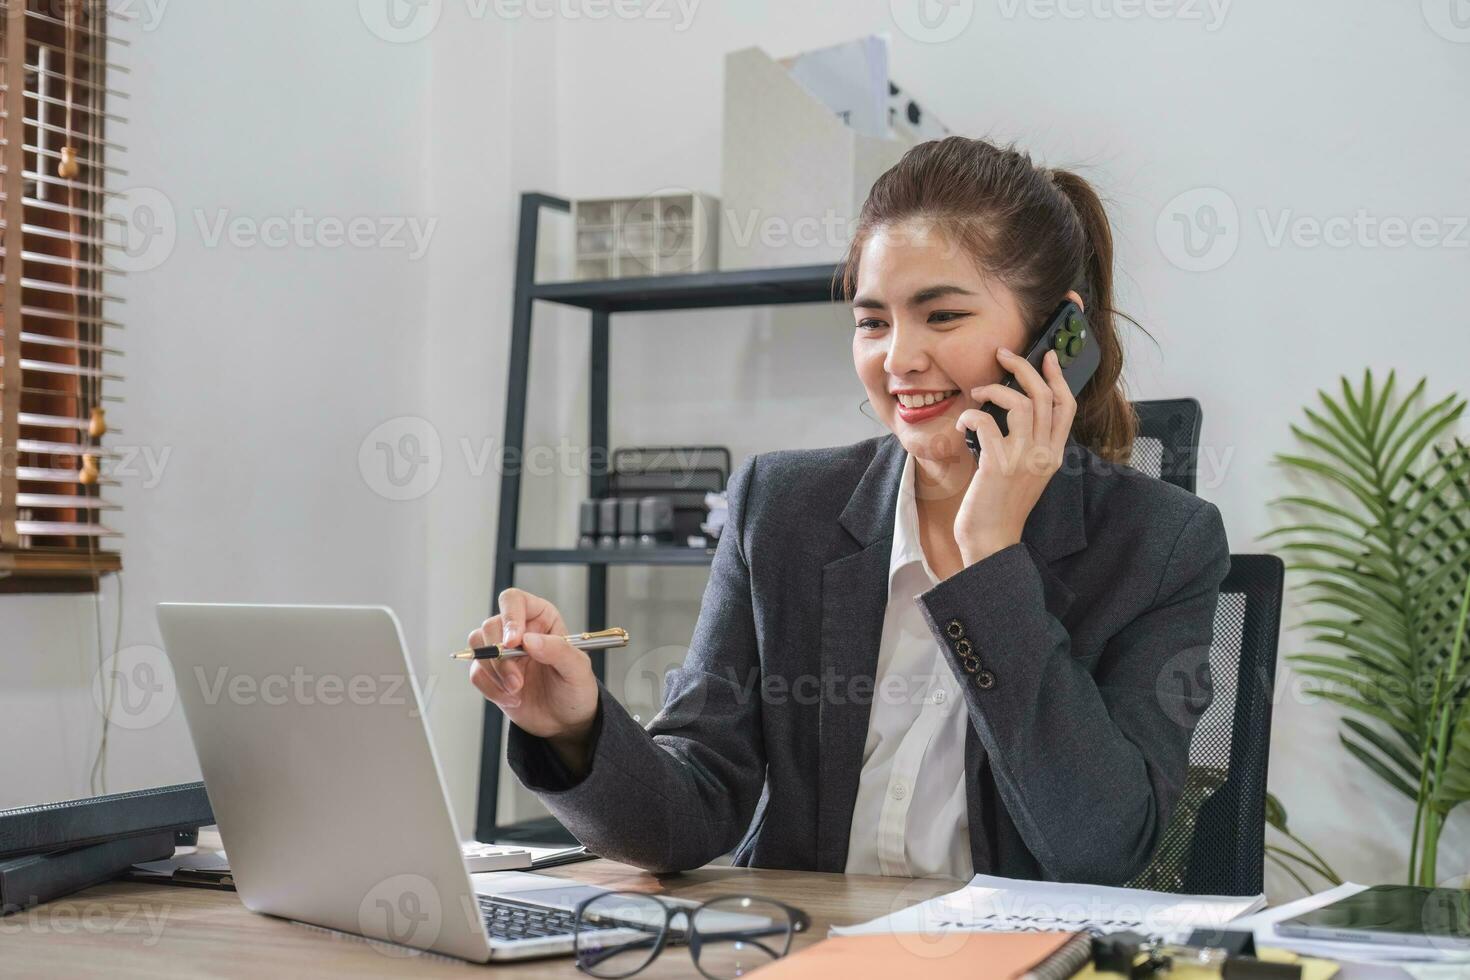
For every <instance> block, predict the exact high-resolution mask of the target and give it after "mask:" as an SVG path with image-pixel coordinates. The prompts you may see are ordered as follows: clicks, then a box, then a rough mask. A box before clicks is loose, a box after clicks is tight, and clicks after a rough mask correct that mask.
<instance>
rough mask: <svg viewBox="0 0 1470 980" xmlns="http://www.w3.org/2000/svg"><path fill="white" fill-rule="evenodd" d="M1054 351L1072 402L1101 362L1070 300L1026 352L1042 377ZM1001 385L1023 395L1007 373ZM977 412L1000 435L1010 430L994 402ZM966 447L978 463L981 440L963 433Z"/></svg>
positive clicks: (1087, 327)
mask: <svg viewBox="0 0 1470 980" xmlns="http://www.w3.org/2000/svg"><path fill="white" fill-rule="evenodd" d="M1049 350H1055V351H1056V352H1057V362H1058V363H1059V364H1060V365H1061V367H1062V377H1063V378H1065V379H1066V381H1067V387H1068V388H1070V389H1071V391H1072V396H1073V397H1074V398H1075V397H1076V396H1077V395H1079V394H1081V392H1082V386H1083V385H1085V384H1087V382H1088V380H1089V379H1090V378H1091V377H1092V376H1093V374H1095V373H1096V372H1097V366H1098V364H1100V363H1101V362H1102V351H1101V349H1099V347H1098V346H1097V344H1096V343H1094V342H1093V339H1092V326H1091V325H1090V324H1089V323H1088V322H1087V317H1086V316H1085V315H1084V314H1083V313H1082V309H1081V307H1079V306H1078V305H1077V304H1076V303H1074V302H1072V301H1071V300H1069V299H1068V300H1063V301H1062V305H1060V306H1058V307H1057V308H1056V311H1055V312H1054V313H1052V315H1051V316H1049V317H1047V318H1046V324H1045V326H1043V327H1042V328H1041V333H1040V334H1038V335H1037V337H1036V342H1035V343H1034V344H1032V345H1031V348H1030V349H1029V350H1028V351H1026V360H1027V361H1028V362H1029V363H1030V364H1031V366H1032V367H1034V368H1035V369H1036V371H1037V373H1038V374H1041V376H1042V377H1045V376H1046V373H1045V372H1044V371H1042V370H1041V362H1042V359H1043V358H1044V357H1046V352H1047V351H1049ZM1000 383H1001V384H1003V385H1005V386H1006V387H1007V388H1014V389H1015V390H1016V391H1019V392H1022V393H1023V394H1024V393H1025V389H1024V388H1022V387H1021V383H1020V382H1019V381H1017V380H1016V376H1015V375H1014V374H1011V373H1010V372H1006V376H1005V377H1004V378H1002V379H1001V381H1000ZM980 411H982V412H985V413H987V414H988V415H989V416H990V417H991V418H993V419H995V424H996V425H998V426H999V427H1000V434H1001V435H1007V434H1008V433H1009V432H1010V429H1009V428H1007V426H1006V410H1005V409H1004V408H1001V407H1000V406H999V405H997V404H995V403H994V402H986V403H985V404H984V405H981V406H980ZM965 445H967V446H969V447H970V454H971V455H972V456H974V457H975V459H976V461H977V462H978V461H979V459H980V438H979V436H977V435H975V430H974V429H966V430H965Z"/></svg>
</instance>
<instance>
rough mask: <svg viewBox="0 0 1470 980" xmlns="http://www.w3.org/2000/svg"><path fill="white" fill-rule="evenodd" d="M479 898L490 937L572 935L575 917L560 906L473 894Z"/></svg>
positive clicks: (510, 938)
mask: <svg viewBox="0 0 1470 980" xmlns="http://www.w3.org/2000/svg"><path fill="white" fill-rule="evenodd" d="M476 897H477V898H478V899H479V901H480V916H481V917H482V918H483V919H484V920H485V928H486V929H487V930H489V932H490V938H491V939H499V940H502V941H508V940H516V939H542V938H545V937H547V936H565V937H566V938H568V939H570V938H572V931H573V927H574V926H575V925H576V921H577V917H576V916H575V915H573V914H572V913H571V912H563V911H562V910H561V909H549V908H543V907H542V906H539V905H522V904H521V903H519V902H510V901H506V900H505V899H503V898H489V897H487V896H485V895H478V896H476Z"/></svg>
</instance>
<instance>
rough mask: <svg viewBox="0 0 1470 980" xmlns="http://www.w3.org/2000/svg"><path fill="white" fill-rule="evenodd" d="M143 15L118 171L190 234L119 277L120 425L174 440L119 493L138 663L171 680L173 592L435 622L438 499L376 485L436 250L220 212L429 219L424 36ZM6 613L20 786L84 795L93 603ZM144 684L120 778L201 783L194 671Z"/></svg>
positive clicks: (123, 107)
mask: <svg viewBox="0 0 1470 980" xmlns="http://www.w3.org/2000/svg"><path fill="white" fill-rule="evenodd" d="M137 9H142V8H141V5H137ZM354 26H355V27H356V28H357V29H349V28H352V27H354ZM122 31H123V35H124V36H125V37H127V38H129V39H131V40H132V42H133V46H132V47H131V48H127V49H122V50H121V51H120V52H119V54H118V55H117V57H118V58H119V59H120V60H123V61H124V62H126V63H128V64H130V65H131V66H132V73H131V74H130V75H127V76H124V77H120V78H117V79H115V80H114V84H115V85H118V86H119V87H121V88H124V89H125V90H127V91H129V92H130V93H131V94H132V98H131V99H130V100H128V101H126V102H124V101H119V102H117V103H116V104H115V105H114V109H115V110H116V111H118V112H120V113H122V114H125V115H128V116H130V117H131V121H130V122H129V123H128V124H125V125H120V126H118V127H117V128H116V129H115V130H114V132H113V135H114V137H115V138H116V139H117V140H119V141H120V142H122V143H123V144H124V145H126V146H127V148H128V149H127V152H125V153H120V154H118V156H117V157H116V162H117V163H118V164H119V165H120V166H123V167H125V168H126V169H127V170H128V171H129V173H128V175H127V176H126V177H118V178H115V181H114V185H113V186H116V187H118V188H127V189H133V190H136V191H138V193H137V195H136V197H135V199H136V200H140V201H143V202H145V203H147V204H148V205H149V206H150V207H152V208H153V209H154V213H153V214H152V215H151V217H152V218H155V219H157V220H158V221H160V222H165V223H168V224H169V225H170V226H171V227H174V228H175V229H176V240H175V242H174V244H173V247H172V249H171V250H170V249H169V248H168V246H167V243H166V241H165V239H163V238H159V239H155V240H154V241H155V243H156V244H155V245H154V246H153V247H154V248H155V249H157V251H153V252H151V253H147V252H145V253H144V254H143V256H141V257H140V258H146V259H147V263H146V264H154V263H155V260H156V265H155V267H154V268H151V269H149V270H147V271H142V272H139V273H138V274H136V275H134V276H132V277H130V278H127V279H119V280H117V281H116V282H115V284H114V287H115V289H116V291H117V292H119V293H121V294H122V295H123V296H124V297H125V298H126V299H127V305H125V306H122V307H120V308H119V309H118V310H116V313H117V316H118V319H121V320H123V321H125V322H126V324H127V329H126V330H125V331H123V332H122V333H121V334H120V335H119V336H117V337H115V338H113V340H114V342H115V343H116V344H117V345H118V346H120V347H122V348H123V349H124V350H125V351H126V356H125V357H124V358H123V359H122V360H121V362H120V364H121V369H122V370H123V371H124V373H126V375H127V378H128V380H127V382H126V383H125V384H124V385H122V386H121V388H120V390H121V391H122V392H123V394H124V396H125V397H126V399H127V401H126V404H124V405H120V406H117V407H116V408H115V409H114V410H113V411H112V412H111V413H110V420H111V422H112V425H113V426H114V427H115V429H117V430H121V431H120V432H118V433H117V435H116V436H115V442H116V444H118V445H134V446H138V447H141V448H143V449H145V450H147V451H148V452H150V453H152V456H153V459H155V460H163V461H165V462H164V465H163V467H162V473H161V478H160V479H157V480H156V485H155V480H154V479H152V477H151V474H149V473H148V472H147V471H146V470H145V469H144V468H143V467H141V466H139V467H137V469H138V475H136V476H123V477H121V482H122V486H121V487H119V488H118V489H117V490H116V491H114V492H113V496H115V498H116V499H118V500H119V501H121V503H122V504H123V505H124V508H125V509H124V510H123V511H122V513H121V514H120V516H119V518H118V520H117V524H118V526H119V527H120V529H121V530H123V531H124V532H125V533H126V535H127V537H126V539H125V543H124V549H123V550H124V556H125V558H124V563H125V570H124V572H123V576H122V579H123V586H124V589H123V591H124V599H125V601H124V604H123V607H124V608H123V624H122V646H123V647H124V648H131V647H135V646H142V647H144V650H143V651H142V652H139V653H136V654H130V655H129V656H127V657H125V658H124V660H123V661H122V662H121V668H122V671H123V674H124V676H126V677H132V676H134V674H133V671H134V670H135V669H137V668H138V667H139V666H140V665H146V666H147V667H157V668H160V669H164V674H163V676H164V677H165V679H166V677H167V673H166V669H165V668H164V662H163V660H162V657H161V653H160V651H159V650H158V649H157V644H158V642H159V636H158V627H157V625H156V622H155V620H154V614H153V605H154V603H156V602H158V601H161V600H214V601H279V602H351V603H387V604H390V605H392V606H393V607H394V608H395V609H396V610H397V611H398V614H399V615H400V617H401V618H402V620H403V623H404V627H405V630H406V632H407V633H408V635H409V636H410V637H413V638H414V641H415V642H417V641H419V640H421V639H422V637H423V636H424V635H425V630H426V618H427V608H426V603H425V599H424V596H425V590H424V582H423V576H424V570H425V564H426V558H427V554H426V550H425V547H424V534H425V530H426V528H427V526H428V520H427V508H426V505H425V504H424V503H423V502H418V503H408V504H401V503H393V502H390V501H388V500H385V499H384V498H382V497H380V496H379V495H377V494H375V493H373V492H372V490H371V489H370V488H369V486H368V485H367V484H366V482H365V481H364V478H363V476H362V475H361V473H360V471H359V468H358V447H359V445H360V443H361V442H362V441H363V439H364V437H365V436H367V434H368V432H369V431H370V430H371V429H372V428H373V427H374V426H375V425H376V424H378V423H379V422H380V421H382V420H383V419H386V418H389V417H391V416H394V415H398V414H403V413H409V412H414V411H417V410H421V409H422V403H423V399H424V392H425V385H424V382H423V372H424V370H425V368H426V364H427V361H426V356H425V353H424V348H425V344H424V337H425V329H426V328H425V321H424V296H425V288H426V282H427V280H426V274H425V268H426V267H425V264H424V263H423V262H422V261H411V260H410V259H409V258H408V251H407V250H406V249H391V248H376V247H367V248H360V247H346V246H344V247H337V248H330V247H326V243H327V242H329V241H330V237H328V238H324V239H318V240H317V242H316V247H296V246H290V247H284V248H272V247H266V246H264V245H261V244H255V245H253V246H244V247H239V246H236V245H232V244H230V241H229V239H228V237H226V238H223V239H219V240H217V241H215V242H214V244H213V245H211V244H210V242H211V240H212V238H211V236H210V234H209V232H210V231H212V230H213V229H214V228H215V227H216V226H217V222H218V220H219V218H220V217H221V215H222V213H223V214H224V215H225V217H226V220H235V219H244V220H245V221H248V222H264V221H266V220H267V219H270V218H272V217H285V218H291V217H292V216H293V215H294V214H296V213H297V212H298V211H300V212H301V213H302V215H303V217H304V218H308V219H310V220H311V221H312V222H313V223H315V222H319V221H321V220H323V219H329V218H335V219H340V220H343V221H346V220H349V219H352V218H356V217H364V216H367V217H372V218H374V219H378V218H383V219H388V218H392V217H394V216H400V217H409V216H412V217H415V218H423V217H426V216H427V215H426V212H425V202H426V198H427V191H428V189H427V187H425V186H424V183H423V181H422V179H421V175H422V166H423V157H424V149H423V143H424V136H425V131H426V127H427V120H426V119H425V117H424V114H423V111H422V108H423V100H424V94H425V90H426V85H427V81H428V59H427V56H426V52H425V51H423V50H422V49H414V48H409V49H404V48H403V47H402V46H390V45H388V44H386V43H384V42H383V41H381V40H379V39H378V38H376V37H374V36H373V35H372V34H371V33H369V32H368V31H366V30H364V29H361V25H360V24H358V23H356V22H355V15H354V22H353V23H346V22H345V19H344V11H342V10H340V9H333V8H332V7H331V6H329V5H326V4H305V5H303V4H298V3H290V2H286V0H273V2H270V3H252V4H248V5H247V4H223V3H210V4H187V3H179V4H170V5H167V6H166V7H165V8H164V9H163V13H162V16H161V17H157V18H154V17H151V16H147V17H145V18H144V19H142V20H140V21H138V22H135V23H133V24H131V25H126V26H125V27H123V28H122ZM390 55H391V57H390ZM160 194H161V195H162V196H161V197H160ZM168 209H171V210H172V214H173V220H172V221H169V218H168V215H167V213H166V212H167V210H168ZM201 221H202V222H203V224H204V229H205V230H202V229H201V225H200V222H201ZM267 230H269V229H267ZM165 454H167V455H166V456H165ZM114 588H115V584H114V583H113V582H112V581H111V580H109V581H108V582H107V584H106V585H105V587H104V589H105V601H104V603H103V614H104V616H103V618H104V620H105V625H106V634H107V635H106V643H105V645H106V648H107V649H109V650H110V649H111V646H112V624H113V622H114V616H115V611H116V609H115V607H116V603H115V602H114V601H113V596H114V595H115V592H114ZM0 622H3V636H4V643H3V647H4V656H3V658H0V719H3V723H0V724H3V726H4V729H3V732H4V737H5V741H6V744H7V746H8V749H7V753H6V755H7V758H8V759H10V760H12V762H7V764H6V767H5V775H6V778H5V779H4V780H3V781H0V806H4V805H14V804H20V803H26V802H36V801H42V800H54V799H59V798H65V797H73V796H82V795H87V794H88V792H89V789H88V772H89V770H90V767H91V763H92V754H93V752H94V750H95V744H96V741H97V737H98V734H99V730H100V715H99V713H98V711H97V710H96V709H95V708H94V706H93V698H92V693H91V689H92V683H93V678H94V675H95V673H96V671H97V663H96V658H97V650H96V647H97V643H96V639H95V628H94V625H93V611H92V600H91V599H90V598H86V597H48V598H37V597H25V596H4V597H0ZM419 652H422V651H421V650H420V651H419ZM134 704H135V707H136V708H137V709H138V710H137V711H136V712H135V713H133V714H132V715H131V717H130V716H129V715H128V714H127V713H126V712H123V713H122V714H120V716H119V721H120V723H121V725H122V726H123V727H114V729H113V732H112V738H111V742H112V744H111V750H110V761H111V764H110V766H109V774H110V778H109V779H108V783H107V785H108V788H109V789H110V790H113V791H117V790H122V789H130V788H136V787H139V786H149V785H159V784H162V783H167V782H179V781H185V780H190V779H196V778H198V767H197V764H196V762H195V759H194V755H193V750H192V748H191V746H190V744H189V740H188V733H187V731H186V729H185V726H184V721H183V717H182V714H181V712H180V709H179V707H178V705H177V704H176V703H174V698H173V696H172V688H171V687H167V686H166V687H165V689H163V690H161V691H159V692H156V696H155V697H153V698H152V699H150V700H148V701H147V702H146V703H145V702H144V701H141V700H140V701H136V702H134ZM19 745H24V746H25V750H24V751H17V748H18V746H19ZM15 762H19V763H20V771H19V772H12V768H11V767H12V765H13V764H14V763H15Z"/></svg>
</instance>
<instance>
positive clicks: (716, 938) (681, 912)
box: [573, 892, 811, 980]
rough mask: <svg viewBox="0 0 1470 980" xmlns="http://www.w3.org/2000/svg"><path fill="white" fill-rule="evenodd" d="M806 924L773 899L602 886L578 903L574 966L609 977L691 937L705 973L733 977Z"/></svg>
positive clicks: (770, 955) (773, 956) (775, 954)
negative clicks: (671, 898) (683, 898)
mask: <svg viewBox="0 0 1470 980" xmlns="http://www.w3.org/2000/svg"><path fill="white" fill-rule="evenodd" d="M810 928H811V919H810V918H808V917H807V914H806V913H805V912H803V911H802V910H801V909H798V908H793V907H792V906H790V905H787V904H785V903H784V902H778V901H776V900H775V899H770V898H756V897H754V896H751V895H727V896H724V897H721V898H716V899H711V900H710V901H708V902H704V903H703V904H701V905H697V906H694V907H693V908H690V907H687V906H684V905H674V904H672V903H671V902H668V901H665V900H664V899H662V898H659V897H658V896H657V895H645V894H643V893H642V892H605V893H603V894H601V895H594V896H593V897H592V898H589V899H587V900H586V901H584V902H581V903H580V904H578V906H577V910H576V923H575V925H574V926H573V946H574V948H575V950H576V954H577V969H579V970H581V971H582V972H583V973H587V974H591V975H592V976H594V977H603V978H605V980H613V978H617V977H630V976H632V975H633V974H635V973H637V972H638V971H639V970H641V969H643V968H644V967H645V966H647V965H648V964H650V963H652V962H653V961H654V958H655V957H657V956H658V954H659V953H662V952H663V950H664V946H666V945H668V944H670V943H673V944H675V945H679V944H688V946H689V955H690V956H692V957H693V958H694V966H695V968H697V969H698V970H699V972H700V973H702V974H703V975H704V976H706V977H708V978H709V980H732V978H734V977H739V976H744V975H745V974H747V973H749V972H750V971H751V970H754V969H756V968H757V967H761V966H764V965H766V964H767V963H769V962H771V961H772V960H778V959H780V958H781V957H783V956H785V955H786V953H787V952H788V951H789V950H790V949H791V937H792V936H794V935H795V934H796V933H798V932H803V931H805V930H807V929H810Z"/></svg>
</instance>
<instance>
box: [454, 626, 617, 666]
mask: <svg viewBox="0 0 1470 980" xmlns="http://www.w3.org/2000/svg"><path fill="white" fill-rule="evenodd" d="M562 639H564V640H566V641H567V642H568V643H570V644H571V645H572V646H574V647H576V648H577V649H578V650H613V649H616V648H618V647H625V646H627V645H628V631H627V630H625V629H623V628H622V627H620V626H614V627H613V628H612V629H606V630H598V631H597V632H595V633H569V634H567V635H566V636H564V637H562ZM524 656H526V651H524V650H521V649H519V648H517V649H513V650H502V649H500V647H498V646H490V647H468V648H466V649H464V650H457V651H455V652H454V653H451V654H450V655H449V659H450V660H504V659H508V658H510V657H524Z"/></svg>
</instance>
